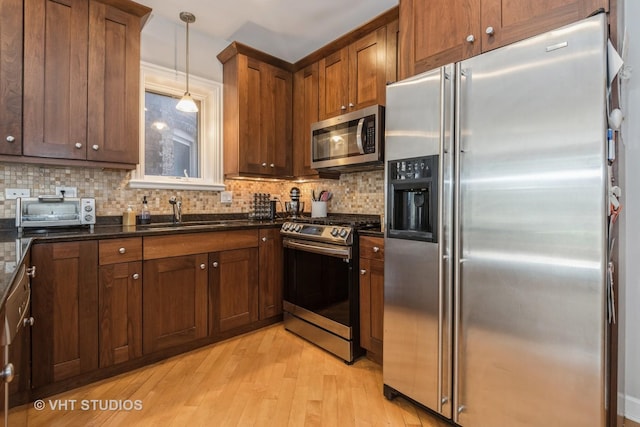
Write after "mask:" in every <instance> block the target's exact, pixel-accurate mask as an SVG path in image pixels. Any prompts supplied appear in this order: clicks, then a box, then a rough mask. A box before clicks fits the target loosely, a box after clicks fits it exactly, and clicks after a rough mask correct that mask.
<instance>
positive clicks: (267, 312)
mask: <svg viewBox="0 0 640 427" xmlns="http://www.w3.org/2000/svg"><path fill="white" fill-rule="evenodd" d="M258 252H259V257H260V261H259V264H260V293H259V298H258V299H259V317H260V320H263V319H268V318H269V317H273V316H277V315H280V314H282V287H283V282H282V280H283V276H282V274H283V262H284V259H283V252H282V236H280V229H279V228H266V229H263V230H260V246H259V247H258Z"/></svg>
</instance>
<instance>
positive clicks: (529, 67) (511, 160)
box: [383, 14, 608, 427]
mask: <svg viewBox="0 0 640 427" xmlns="http://www.w3.org/2000/svg"><path fill="white" fill-rule="evenodd" d="M606 41H607V36H606V27H605V15H604V14H600V15H596V16H593V17H591V18H588V19H586V20H584V21H580V22H578V23H576V24H574V25H570V26H567V27H563V28H560V29H558V30H556V31H551V32H549V33H546V34H543V35H540V36H536V37H533V38H531V39H527V40H524V41H522V42H519V43H516V44H513V45H509V46H506V47H503V48H500V49H497V50H494V51H490V52H488V53H485V54H482V55H480V56H476V57H473V58H470V59H468V60H465V61H462V62H460V63H456V64H451V65H447V66H445V67H442V68H440V69H436V70H433V71H431V72H427V73H424V74H421V75H418V76H415V77H412V78H410V79H407V80H404V81H400V82H398V83H395V84H392V85H390V86H389V87H388V88H387V109H386V142H385V144H386V145H385V150H386V154H385V156H386V167H385V173H386V178H385V179H386V189H387V190H386V200H387V203H386V217H385V227H386V230H385V294H384V298H385V302H384V350H383V380H384V393H385V395H386V396H387V397H388V398H393V397H394V396H396V395H398V394H400V395H404V396H406V397H408V398H410V399H413V400H414V401H416V402H418V403H420V404H422V405H424V406H426V407H428V408H429V409H431V410H432V411H435V412H437V413H439V414H440V415H442V416H443V417H445V418H448V419H451V420H453V421H454V422H455V423H457V424H459V425H462V426H465V427H503V426H504V427H507V426H508V427H519V426H527V427H530V426H545V427H546V426H563V427H588V426H604V425H606V415H607V414H606V412H607V409H606V406H607V404H606V402H607V365H608V360H607V357H608V356H607V350H606V349H607V332H606V331H607V302H608V301H607V296H608V293H607V280H606V274H607V266H608V240H607V239H608V233H607V226H608V212H607V208H608V202H607V200H608V199H607V191H608V177H607V152H606V135H607V129H606V96H607V95H606V91H607V86H606V85H607V82H606Z"/></svg>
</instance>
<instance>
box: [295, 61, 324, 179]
mask: <svg viewBox="0 0 640 427" xmlns="http://www.w3.org/2000/svg"><path fill="white" fill-rule="evenodd" d="M317 121H318V63H317V62H315V63H313V64H311V65H309V66H307V67H305V68H303V69H302V70H299V71H297V72H296V73H295V74H294V76H293V175H294V176H297V177H302V176H313V175H316V174H317V173H318V172H317V171H316V170H315V169H311V125H312V124H313V123H315V122H317Z"/></svg>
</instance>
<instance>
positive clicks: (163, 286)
mask: <svg viewBox="0 0 640 427" xmlns="http://www.w3.org/2000/svg"><path fill="white" fill-rule="evenodd" d="M207 264H208V263H207V254H195V255H184V256H177V257H172V258H160V259H153V260H148V261H144V265H143V275H144V283H143V285H142V301H143V308H142V313H143V320H142V337H143V346H142V350H143V353H144V354H148V353H152V352H155V351H158V350H163V349H166V348H171V347H175V346H178V345H181V344H186V343H189V342H193V341H196V340H198V339H200V338H205V337H206V336H207V332H208V331H207V301H208V298H207V273H208V267H207Z"/></svg>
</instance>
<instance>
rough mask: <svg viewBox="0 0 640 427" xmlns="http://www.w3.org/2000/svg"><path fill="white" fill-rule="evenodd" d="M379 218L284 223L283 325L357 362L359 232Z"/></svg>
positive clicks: (337, 218) (359, 352)
mask: <svg viewBox="0 0 640 427" xmlns="http://www.w3.org/2000/svg"><path fill="white" fill-rule="evenodd" d="M379 226H380V222H379V219H377V217H375V218H372V217H370V216H367V217H364V218H363V217H357V218H351V217H347V218H345V217H342V216H341V217H336V218H331V217H328V218H322V219H317V218H306V219H300V220H296V221H295V222H285V223H284V224H283V225H282V228H281V230H280V233H281V234H282V236H283V239H282V241H283V246H284V258H285V288H284V301H283V307H284V312H285V313H284V326H285V329H287V330H288V331H291V332H293V333H295V334H297V335H299V336H301V337H303V338H305V339H307V340H309V341H311V342H313V343H314V344H316V345H318V346H320V347H322V348H324V349H325V350H327V351H329V352H331V353H333V354H335V355H336V356H338V357H340V358H342V359H343V360H345V361H346V362H347V363H351V362H353V361H354V360H355V359H356V358H357V357H358V356H360V355H361V354H362V349H361V348H360V328H359V298H358V245H357V242H358V238H357V231H358V230H360V229H363V228H373V227H379Z"/></svg>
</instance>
